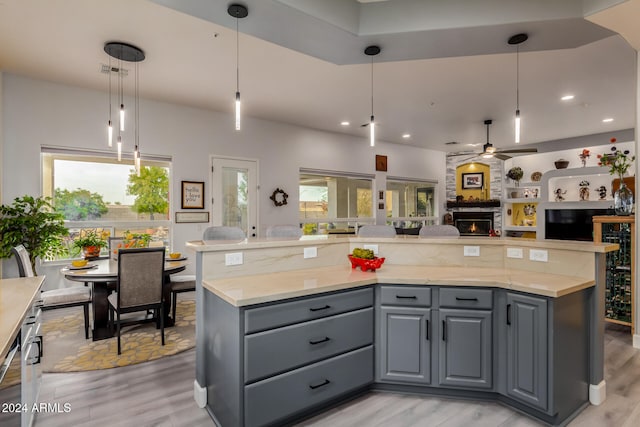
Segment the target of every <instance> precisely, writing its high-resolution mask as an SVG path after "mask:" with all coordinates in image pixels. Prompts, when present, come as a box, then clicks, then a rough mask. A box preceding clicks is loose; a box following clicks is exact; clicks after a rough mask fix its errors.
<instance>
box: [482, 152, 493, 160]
mask: <svg viewBox="0 0 640 427" xmlns="http://www.w3.org/2000/svg"><path fill="white" fill-rule="evenodd" d="M482 158H483V159H491V158H493V153H484V154H483V155H482Z"/></svg>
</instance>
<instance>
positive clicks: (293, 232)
mask: <svg viewBox="0 0 640 427" xmlns="http://www.w3.org/2000/svg"><path fill="white" fill-rule="evenodd" d="M266 236H267V237H290V238H295V239H299V238H300V237H302V229H301V228H300V226H298V225H270V226H269V227H267V231H266Z"/></svg>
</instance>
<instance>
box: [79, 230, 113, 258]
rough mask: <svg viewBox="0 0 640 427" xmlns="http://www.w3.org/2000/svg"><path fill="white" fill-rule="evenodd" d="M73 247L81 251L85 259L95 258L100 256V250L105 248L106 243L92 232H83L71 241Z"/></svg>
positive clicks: (99, 235)
mask: <svg viewBox="0 0 640 427" xmlns="http://www.w3.org/2000/svg"><path fill="white" fill-rule="evenodd" d="M73 246H75V247H77V248H79V249H81V250H82V254H83V255H84V257H85V258H95V257H97V256H99V255H100V250H101V249H102V248H103V247H105V246H107V241H106V240H105V239H104V238H103V236H102V235H101V234H98V233H96V232H95V231H94V230H83V231H81V232H80V235H79V236H78V237H76V238H75V239H73Z"/></svg>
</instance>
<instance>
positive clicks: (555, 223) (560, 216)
mask: <svg viewBox="0 0 640 427" xmlns="http://www.w3.org/2000/svg"><path fill="white" fill-rule="evenodd" d="M612 214H613V212H612V211H611V210H610V209H546V210H545V219H544V220H545V236H544V238H545V239H556V240H582V241H590V242H592V241H593V220H592V218H593V217H594V216H597V215H612Z"/></svg>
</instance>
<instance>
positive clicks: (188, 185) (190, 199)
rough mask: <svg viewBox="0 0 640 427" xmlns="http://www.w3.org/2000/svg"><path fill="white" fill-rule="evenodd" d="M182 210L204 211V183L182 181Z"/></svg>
mask: <svg viewBox="0 0 640 427" xmlns="http://www.w3.org/2000/svg"><path fill="white" fill-rule="evenodd" d="M182 209H204V182H199V181H182Z"/></svg>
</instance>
